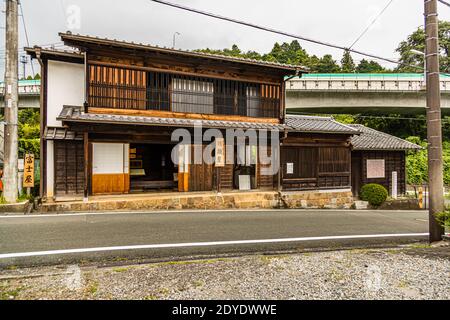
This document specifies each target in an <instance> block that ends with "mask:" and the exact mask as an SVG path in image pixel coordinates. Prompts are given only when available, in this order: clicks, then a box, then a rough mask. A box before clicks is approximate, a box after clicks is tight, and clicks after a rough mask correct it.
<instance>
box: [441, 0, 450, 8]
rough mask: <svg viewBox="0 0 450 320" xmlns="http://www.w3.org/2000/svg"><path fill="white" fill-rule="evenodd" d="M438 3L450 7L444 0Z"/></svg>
mask: <svg viewBox="0 0 450 320" xmlns="http://www.w3.org/2000/svg"><path fill="white" fill-rule="evenodd" d="M438 1H439V2H440V3H442V4H444V5H446V6H447V7H450V3H448V2H445V1H444V0H438Z"/></svg>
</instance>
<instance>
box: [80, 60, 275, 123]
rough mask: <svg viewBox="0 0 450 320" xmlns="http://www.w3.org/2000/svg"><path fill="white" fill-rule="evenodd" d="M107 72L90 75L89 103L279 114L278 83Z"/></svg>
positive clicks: (260, 115) (246, 114) (247, 114)
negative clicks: (276, 84)
mask: <svg viewBox="0 0 450 320" xmlns="http://www.w3.org/2000/svg"><path fill="white" fill-rule="evenodd" d="M111 69H112V68H111ZM115 69H117V68H115ZM111 72H112V75H109V76H108V75H107V76H102V75H101V74H100V76H97V74H96V75H94V76H92V75H91V78H90V82H89V101H88V103H89V107H98V108H113V109H135V110H159V111H167V112H179V113H198V114H215V115H224V116H227V115H236V116H244V117H256V118H278V117H279V115H280V103H281V90H280V87H279V86H275V85H261V84H253V83H246V82H238V81H230V80H221V79H209V78H202V77H192V76H178V75H168V74H163V73H156V72H145V73H142V74H138V73H136V72H135V71H134V73H130V74H127V72H125V73H124V77H122V75H121V70H120V69H119V73H117V72H116V71H114V70H111ZM130 72H133V71H130Z"/></svg>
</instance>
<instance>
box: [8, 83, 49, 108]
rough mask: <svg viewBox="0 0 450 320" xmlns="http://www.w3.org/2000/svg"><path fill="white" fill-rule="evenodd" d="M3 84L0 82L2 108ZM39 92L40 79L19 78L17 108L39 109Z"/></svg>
mask: <svg viewBox="0 0 450 320" xmlns="http://www.w3.org/2000/svg"><path fill="white" fill-rule="evenodd" d="M4 92H5V84H4V83H3V82H0V108H4V106H5V105H4ZM40 92H41V81H40V80H20V81H19V109H23V108H37V109H39V107H40V104H39V99H40Z"/></svg>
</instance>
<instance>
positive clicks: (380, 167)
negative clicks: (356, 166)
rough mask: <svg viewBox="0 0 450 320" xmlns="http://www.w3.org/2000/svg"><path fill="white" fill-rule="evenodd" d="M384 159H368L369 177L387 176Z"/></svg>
mask: <svg viewBox="0 0 450 320" xmlns="http://www.w3.org/2000/svg"><path fill="white" fill-rule="evenodd" d="M385 177H386V176H385V166H384V159H367V178H368V179H375V178H385Z"/></svg>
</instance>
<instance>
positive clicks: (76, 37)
mask: <svg viewBox="0 0 450 320" xmlns="http://www.w3.org/2000/svg"><path fill="white" fill-rule="evenodd" d="M59 36H60V37H61V39H62V40H63V41H67V43H69V45H74V42H80V43H81V42H86V43H92V44H98V45H107V46H117V47H122V48H129V49H137V50H149V51H157V52H162V53H172V54H179V55H184V56H190V57H199V58H210V59H216V60H225V61H231V62H237V63H244V64H252V65H258V66H266V67H272V68H277V69H284V70H289V71H300V72H307V68H306V67H303V66H298V65H291V64H284V63H277V62H268V61H261V60H255V59H247V58H239V57H231V56H225V55H219V54H212V53H204V52H198V51H189V50H181V49H173V48H167V47H159V46H153V45H149V44H142V43H135V42H127V41H122V40H116V39H108V38H99V37H93V36H87V35H80V34H72V33H70V32H66V33H64V32H60V33H59Z"/></svg>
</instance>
